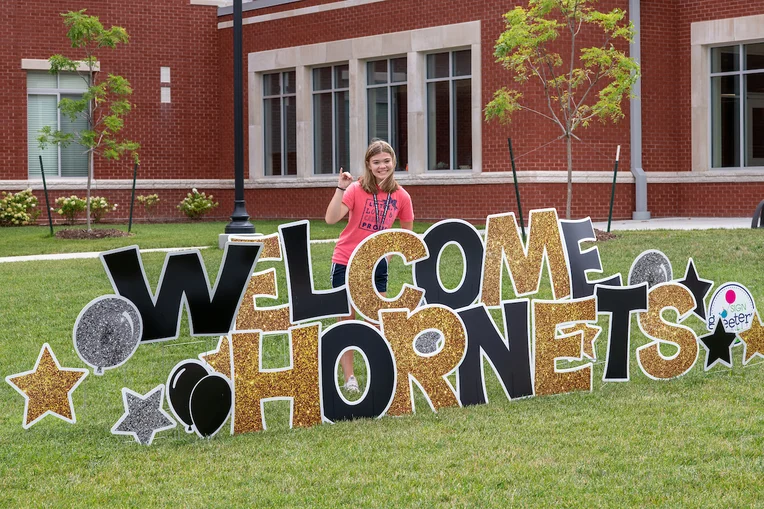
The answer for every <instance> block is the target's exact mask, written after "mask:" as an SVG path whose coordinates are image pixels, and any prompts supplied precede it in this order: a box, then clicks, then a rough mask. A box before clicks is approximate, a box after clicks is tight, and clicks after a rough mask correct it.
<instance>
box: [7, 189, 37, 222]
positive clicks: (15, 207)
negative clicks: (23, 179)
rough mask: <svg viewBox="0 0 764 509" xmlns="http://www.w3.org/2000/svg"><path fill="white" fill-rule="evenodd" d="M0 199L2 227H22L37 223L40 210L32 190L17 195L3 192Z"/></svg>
mask: <svg viewBox="0 0 764 509" xmlns="http://www.w3.org/2000/svg"><path fill="white" fill-rule="evenodd" d="M2 196H3V197H2V199H0V225H2V226H21V225H24V224H30V223H34V222H35V221H37V216H39V215H40V210H39V209H38V208H37V198H36V197H35V195H33V194H32V190H31V189H25V190H24V191H21V192H18V193H16V194H13V193H6V192H5V191H3V193H2Z"/></svg>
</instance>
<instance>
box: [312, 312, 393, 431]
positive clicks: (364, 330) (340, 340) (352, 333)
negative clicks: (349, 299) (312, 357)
mask: <svg viewBox="0 0 764 509" xmlns="http://www.w3.org/2000/svg"><path fill="white" fill-rule="evenodd" d="M348 347H356V348H358V349H359V350H363V352H364V354H366V359H367V360H368V363H369V366H368V368H369V371H368V373H367V389H366V394H365V396H364V398H363V399H361V400H359V401H357V402H354V403H353V404H348V403H346V402H345V401H344V400H343V399H342V397H340V394H339V392H338V391H337V385H336V384H335V380H336V378H337V375H336V371H335V370H336V369H337V368H336V365H337V364H336V363H337V357H339V355H340V353H341V352H342V351H343V350H344V349H345V348H348ZM320 351H321V393H322V397H323V400H324V417H326V418H327V419H329V420H330V421H340V420H344V419H354V418H356V417H379V416H380V415H382V413H383V412H384V411H385V410H387V407H388V406H389V405H390V401H391V400H392V398H393V390H394V389H395V366H394V364H393V353H392V351H391V350H390V346H389V345H388V343H387V342H386V341H385V340H384V338H382V336H381V335H380V333H379V331H378V330H377V329H375V328H374V327H372V326H371V325H368V324H366V323H363V322H356V321H352V322H340V323H338V324H337V325H335V326H332V327H330V328H329V329H327V331H326V332H325V333H324V334H323V335H322V336H321V346H320Z"/></svg>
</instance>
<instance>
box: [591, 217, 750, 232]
mask: <svg viewBox="0 0 764 509" xmlns="http://www.w3.org/2000/svg"><path fill="white" fill-rule="evenodd" d="M592 224H593V225H594V227H595V228H597V229H598V230H603V231H605V230H607V221H597V222H596V223H592ZM714 228H724V229H734V228H751V218H750V217H659V218H656V219H647V220H644V221H632V220H621V221H612V222H611V223H610V231H611V232H614V231H618V230H711V229H714Z"/></svg>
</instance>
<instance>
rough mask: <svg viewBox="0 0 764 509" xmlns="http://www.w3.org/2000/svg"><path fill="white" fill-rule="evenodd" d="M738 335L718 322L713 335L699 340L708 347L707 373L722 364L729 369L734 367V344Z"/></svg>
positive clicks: (707, 335)
mask: <svg viewBox="0 0 764 509" xmlns="http://www.w3.org/2000/svg"><path fill="white" fill-rule="evenodd" d="M736 337H737V334H735V333H734V332H727V331H726V330H724V324H723V323H722V321H721V320H719V321H718V322H716V329H714V332H712V333H711V334H706V335H705V336H701V337H700V338H699V339H700V341H701V342H702V343H703V346H705V347H706V371H708V370H709V369H711V368H712V367H714V364H716V363H717V362H721V363H722V364H724V365H725V366H727V367H728V368H731V367H732V343H734V342H735V338H736Z"/></svg>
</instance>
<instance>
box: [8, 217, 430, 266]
mask: <svg viewBox="0 0 764 509" xmlns="http://www.w3.org/2000/svg"><path fill="white" fill-rule="evenodd" d="M283 222H284V221H283V220H282V221H276V220H253V224H254V226H255V229H256V231H257V233H262V234H264V235H268V234H270V233H275V232H277V231H278V225H279V224H280V223H283ZM226 224H228V223H225V222H205V221H199V222H193V223H163V224H147V223H141V224H135V225H133V227H132V229H131V234H132V235H131V236H129V237H112V238H106V239H95V240H67V239H59V238H55V237H53V238H51V236H50V228H49V227H48V226H24V227H18V228H2V229H0V239H1V240H2V242H0V258H2V257H5V256H24V255H35V254H52V253H79V252H90V251H107V250H109V249H115V248H118V247H123V246H132V245H135V244H137V245H138V246H140V247H141V249H153V248H162V247H202V246H208V247H209V246H217V245H218V236H219V235H220V234H221V233H224V232H225V227H226ZM397 224H398V223H396V226H397ZM93 226H94V227H95V228H117V229H120V230H123V231H125V232H127V226H125V225H112V224H98V225H93ZM344 226H345V222H344V221H343V222H340V223H338V224H335V225H328V224H326V223H325V222H324V221H320V220H313V221H311V222H310V234H311V238H313V239H334V238H337V236H338V235H339V234H340V231H342V228H344ZM428 226H430V223H416V224H415V225H414V230H415V231H417V232H419V233H422V232H424V231H425V230H426V229H427V227H428ZM69 228H79V229H83V228H84V226H82V225H79V226H54V227H53V231H54V232H57V231H59V230H64V229H69Z"/></svg>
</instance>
